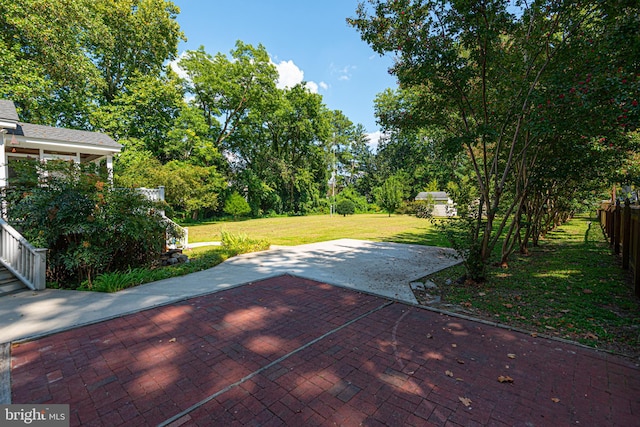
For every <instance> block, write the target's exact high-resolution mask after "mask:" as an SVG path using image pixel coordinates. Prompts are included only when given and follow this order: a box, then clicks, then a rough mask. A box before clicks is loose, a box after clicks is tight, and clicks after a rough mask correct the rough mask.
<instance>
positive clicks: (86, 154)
mask: <svg viewBox="0 0 640 427" xmlns="http://www.w3.org/2000/svg"><path fill="white" fill-rule="evenodd" d="M0 144H2V147H0V189H2V188H5V187H7V186H8V185H9V180H10V178H11V161H12V160H19V159H34V160H40V161H47V160H53V159H58V160H68V161H74V162H78V163H88V162H95V163H101V162H102V161H104V162H105V165H106V167H107V171H108V173H109V176H110V177H112V176H113V156H114V155H116V154H117V153H119V152H120V150H121V149H122V146H121V145H120V144H118V143H117V142H115V141H114V140H113V139H112V138H111V137H109V136H108V135H106V134H104V133H100V132H87V131H82V130H74V129H64V128H57V127H51V126H42V125H35V124H32V123H24V122H21V121H20V118H19V117H18V113H17V111H16V107H15V104H14V103H13V102H12V101H9V100H3V99H0ZM0 242H2V244H1V245H0V295H2V294H6V293H10V292H12V291H14V290H18V289H21V288H22V287H24V286H26V287H28V288H30V289H33V290H41V289H44V288H45V286H46V269H47V265H46V262H47V249H45V248H35V247H33V246H32V245H31V244H29V243H28V242H27V241H26V240H25V239H24V237H22V235H20V234H19V233H18V232H17V231H16V230H15V229H14V228H13V227H11V225H9V224H7V223H6V222H5V221H4V219H2V218H0Z"/></svg>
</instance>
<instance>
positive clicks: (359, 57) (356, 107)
mask: <svg viewBox="0 0 640 427" xmlns="http://www.w3.org/2000/svg"><path fill="white" fill-rule="evenodd" d="M173 2H174V3H175V4H176V5H177V6H178V7H180V14H179V15H178V23H179V24H180V27H181V28H182V31H183V32H184V34H185V36H186V37H187V39H188V40H187V42H186V43H181V44H180V46H179V48H178V50H179V53H182V52H184V51H185V50H190V49H197V48H198V47H199V46H204V47H205V50H206V51H207V52H208V53H210V54H212V55H215V54H216V53H218V52H221V53H224V54H227V55H228V54H229V51H231V50H232V49H233V47H234V45H235V42H236V40H242V41H243V42H245V43H249V44H252V45H254V46H257V45H258V44H259V43H262V44H263V45H264V47H265V48H266V49H267V52H269V55H270V56H271V60H272V61H273V63H274V64H276V65H277V66H278V69H279V71H280V79H281V81H280V83H281V85H284V84H285V82H286V83H288V84H290V85H293V84H295V83H298V82H299V81H301V80H304V81H307V82H309V88H310V89H311V90H312V91H316V92H317V93H319V94H320V95H322V97H323V100H324V103H325V105H326V106H327V107H328V108H329V109H332V110H341V111H342V112H343V113H344V114H345V115H346V116H347V117H348V118H349V119H350V120H351V121H352V122H353V123H354V124H358V123H361V124H362V125H364V127H365V128H366V130H367V132H368V133H374V132H376V131H378V130H379V129H378V126H377V125H376V123H375V116H374V111H373V100H374V98H375V96H376V94H378V93H380V92H382V91H383V90H384V89H386V88H389V87H395V86H396V82H395V78H394V77H393V76H391V75H389V74H388V72H387V69H388V68H389V67H390V66H391V64H392V59H391V57H388V56H385V57H381V56H380V55H378V54H377V53H375V52H374V51H373V50H372V49H371V47H369V45H368V44H366V43H365V42H364V41H362V40H361V39H360V34H359V33H358V32H357V31H356V30H355V29H354V28H352V27H349V26H348V25H347V24H346V18H348V17H353V16H355V10H356V7H357V4H358V0H322V1H318V0H235V1H222V0H173ZM372 136H373V137H374V139H375V136H374V135H372Z"/></svg>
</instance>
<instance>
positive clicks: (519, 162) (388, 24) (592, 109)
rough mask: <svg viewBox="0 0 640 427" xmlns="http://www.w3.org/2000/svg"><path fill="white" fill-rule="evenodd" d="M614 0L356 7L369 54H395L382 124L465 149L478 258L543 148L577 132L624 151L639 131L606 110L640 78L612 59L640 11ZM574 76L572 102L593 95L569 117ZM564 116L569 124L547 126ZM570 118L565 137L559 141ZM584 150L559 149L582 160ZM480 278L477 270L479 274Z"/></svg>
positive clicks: (525, 193)
mask: <svg viewBox="0 0 640 427" xmlns="http://www.w3.org/2000/svg"><path fill="white" fill-rule="evenodd" d="M613 3H615V7H614V6H613V5H612V4H609V3H608V2H599V1H588V2H582V3H581V4H580V6H577V5H576V4H575V3H574V2H569V1H559V2H546V1H533V2H528V3H525V2H517V4H516V5H515V6H512V7H508V6H509V4H508V3H507V2H503V1H484V2H462V1H411V0H397V1H392V2H382V1H378V0H370V1H369V2H368V4H369V5H370V7H367V3H364V2H362V3H360V4H359V6H358V10H357V12H356V13H357V16H356V18H353V19H350V20H349V23H350V24H351V25H353V26H354V27H356V28H357V29H358V30H359V31H360V33H361V35H362V38H363V39H364V40H365V41H366V42H368V43H370V44H371V46H372V47H373V48H374V50H376V51H377V52H379V53H381V54H382V53H385V52H394V53H396V55H397V59H396V61H395V65H394V67H393V68H392V69H391V72H392V73H393V74H395V75H396V76H397V77H398V80H399V83H400V89H401V90H403V91H404V93H405V94H406V96H405V97H404V98H403V102H402V103H401V104H399V105H400V106H401V107H402V108H398V109H395V110H393V109H387V113H388V114H387V115H386V116H384V117H382V121H383V122H384V123H385V124H386V126H387V127H389V128H393V129H403V130H406V129H421V128H425V127H428V126H434V125H435V126H437V127H438V129H439V130H441V134H442V135H444V137H443V138H442V140H441V143H442V145H443V146H444V147H446V151H447V152H453V153H455V152H464V153H465V155H466V157H467V159H468V162H469V165H471V167H472V170H473V174H474V176H475V181H476V185H477V189H478V193H479V194H478V196H479V201H480V203H479V204H478V205H477V207H476V213H475V215H474V218H475V220H474V221H472V222H470V224H471V226H472V230H471V233H470V235H471V236H472V238H473V244H472V245H470V246H471V249H472V250H473V251H478V253H477V254H473V256H474V257H476V256H477V258H478V259H480V260H481V263H486V262H488V260H489V257H490V256H491V254H492V252H493V248H494V247H495V245H496V244H497V242H498V239H499V238H500V236H502V234H503V231H505V228H506V227H507V226H508V225H509V224H513V222H512V221H511V219H512V217H513V215H519V213H522V212H523V209H524V204H525V202H526V200H527V199H528V197H529V196H531V191H532V188H531V185H532V183H533V181H532V180H530V179H529V178H530V177H529V175H528V171H530V170H531V169H532V167H533V166H534V163H538V162H540V163H541V164H542V163H543V162H544V161H546V160H547V159H546V158H545V157H543V156H541V155H540V154H541V153H542V152H543V150H541V149H540V148H541V147H545V146H548V145H549V144H554V143H559V144H563V143H565V142H566V141H567V140H568V139H569V138H573V137H575V136H576V134H577V135H581V136H584V137H585V142H584V143H585V144H591V143H592V142H593V141H596V140H598V138H599V137H602V136H603V135H607V139H608V140H610V141H611V144H613V147H620V148H622V147H625V144H626V141H627V139H626V138H625V137H624V134H625V132H626V131H627V130H628V129H630V128H632V127H633V126H635V125H636V124H637V118H636V121H635V122H634V120H631V116H630V114H620V113H619V112H615V108H613V109H612V108H604V107H603V105H606V102H604V101H605V99H606V97H604V96H603V95H604V94H605V93H608V94H609V95H610V98H609V99H613V104H616V105H618V107H620V100H622V104H623V105H627V103H628V102H629V101H630V99H632V97H633V96H634V95H631V94H632V93H633V91H634V90H635V91H636V93H637V90H638V82H639V80H640V79H639V78H638V75H637V70H636V68H637V65H634V64H637V55H635V54H631V55H630V57H626V58H625V57H623V56H622V55H617V54H615V53H613V54H611V53H610V52H612V51H613V52H615V51H616V49H615V48H614V46H613V45H611V44H610V42H611V41H613V40H616V39H621V38H622V37H621V36H623V35H627V36H629V37H630V38H631V40H633V41H632V44H633V45H637V40H638V36H637V34H635V35H631V33H630V32H629V28H631V26H632V24H631V23H635V25H637V21H638V7H640V6H638V5H637V3H633V2H629V1H617V2H613ZM629 16H631V17H632V18H629ZM607 24H611V25H609V26H607ZM585 52H588V53H589V60H588V61H584V60H583V59H584V56H585ZM591 54H593V57H591ZM598 57H601V59H603V58H606V60H605V61H603V63H602V62H599V61H597V60H596V59H597V58H598ZM593 60H596V61H593ZM599 64H603V65H599ZM614 64H615V65H614ZM596 70H597V71H596ZM596 74H597V75H598V77H597V79H596V77H595V76H596ZM590 76H591V77H590ZM589 79H590V80H591V81H588V80H589ZM594 80H597V83H598V84H594ZM623 80H624V81H625V82H626V83H622V81H623ZM580 81H582V82H583V83H585V82H586V83H587V85H588V86H589V88H587V91H586V92H585V91H581V92H580V93H578V95H580V96H582V95H585V96H586V98H588V99H587V100H586V101H585V102H582V103H581V102H580V100H578V99H576V103H575V105H574V109H573V112H572V115H571V117H572V118H574V120H567V118H568V117H566V116H565V115H563V114H562V113H565V112H567V111H566V110H564V109H563V108H562V107H561V106H559V104H562V103H563V102H565V100H566V99H567V98H568V97H567V96H566V93H567V92H564V90H563V91H562V92H559V91H558V89H559V88H560V86H561V85H562V84H563V83H564V84H567V83H568V82H572V84H574V85H575V84H577V83H578V82H580ZM623 85H626V86H623ZM575 88H576V86H574V89H575ZM565 89H566V90H569V87H565ZM582 89H584V88H582ZM594 89H597V90H594ZM630 89H631V90H630ZM575 92H577V91H575ZM596 100H597V101H596ZM598 105H600V107H598ZM623 108H627V109H628V107H623ZM543 112H544V113H543ZM623 113H624V112H623ZM612 115H614V117H612ZM615 115H619V116H620V119H618V120H615ZM622 116H626V117H622ZM550 118H556V120H555V121H554V120H552V121H550V120H549V119H550ZM596 118H597V119H596ZM612 118H614V120H613V121H612V120H611V119H612ZM559 120H564V121H565V124H564V125H562V126H561V127H560V128H554V127H553V126H554V124H558V123H559ZM569 123H570V124H571V125H572V126H573V128H574V129H573V131H572V133H567V134H563V133H562V131H564V130H567V128H568V124H569ZM621 125H624V126H621ZM598 135H599V136H598ZM589 151H590V150H575V151H574V152H572V153H568V152H565V153H564V154H567V155H571V156H578V157H579V156H583V155H584V156H588V155H589ZM543 204H544V200H543ZM509 234H510V235H513V234H512V233H510V232H509ZM471 265H479V264H478V263H472V264H471ZM482 274H483V273H482ZM482 274H476V273H473V274H472V275H473V276H474V277H476V278H479V279H482V277H481V276H482Z"/></svg>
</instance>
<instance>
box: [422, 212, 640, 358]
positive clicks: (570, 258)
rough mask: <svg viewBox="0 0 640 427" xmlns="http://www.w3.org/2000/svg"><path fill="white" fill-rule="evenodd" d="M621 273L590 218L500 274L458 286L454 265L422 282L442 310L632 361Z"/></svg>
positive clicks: (639, 351) (634, 317)
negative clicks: (426, 283) (428, 284)
mask: <svg viewBox="0 0 640 427" xmlns="http://www.w3.org/2000/svg"><path fill="white" fill-rule="evenodd" d="M627 274H628V273H627V272H625V271H624V270H622V269H621V268H620V265H619V263H618V262H617V260H616V258H615V257H614V256H613V255H612V254H611V250H610V248H609V245H608V243H607V241H606V239H605V237H604V235H603V233H602V230H601V229H600V226H599V225H598V223H597V221H596V220H594V219H589V218H587V217H578V218H575V219H573V220H572V221H570V222H568V223H567V224H565V225H564V226H562V227H560V228H559V229H558V230H556V231H554V232H552V233H550V234H548V235H547V237H546V238H545V239H544V240H543V241H541V244H540V246H539V247H538V248H534V249H533V250H532V251H531V254H530V255H529V256H522V255H516V256H514V257H513V260H512V261H511V262H510V263H509V267H508V268H507V269H502V268H498V267H491V268H490V269H489V278H488V280H487V281H486V282H485V283H482V284H476V283H471V282H463V283H459V282H460V280H458V279H460V277H461V276H463V275H464V271H463V269H462V267H461V266H459V265H458V266H455V267H452V268H449V269H446V270H443V271H440V272H438V273H437V274H434V275H431V276H428V277H426V278H424V279H423V280H424V281H426V280H431V281H433V282H434V283H436V285H437V286H438V288H437V290H436V291H435V292H433V291H429V292H430V293H431V294H432V295H433V294H439V295H440V297H441V299H442V302H441V304H442V305H443V306H444V308H446V309H450V310H454V311H458V312H462V313H466V314H469V315H471V316H474V317H479V318H483V319H486V320H491V321H495V322H498V323H502V324H506V325H510V326H514V327H519V328H523V329H526V330H528V331H533V332H535V333H538V334H545V335H551V336H555V337H560V338H565V339H569V340H573V341H578V342H581V343H583V344H586V345H589V346H591V347H596V348H602V349H607V350H610V351H614V352H618V353H622V354H626V355H629V356H632V357H634V358H639V357H640V304H639V301H638V299H637V298H636V297H635V296H634V294H633V289H632V287H631V285H630V283H629V280H628V276H627ZM417 297H418V299H419V300H423V301H424V300H425V298H426V295H424V294H418V295H417Z"/></svg>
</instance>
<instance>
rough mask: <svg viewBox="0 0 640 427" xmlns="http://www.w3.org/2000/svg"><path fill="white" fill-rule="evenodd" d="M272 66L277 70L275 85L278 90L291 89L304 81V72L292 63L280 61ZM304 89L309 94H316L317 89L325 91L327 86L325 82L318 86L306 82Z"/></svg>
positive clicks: (314, 83)
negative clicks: (305, 88)
mask: <svg viewBox="0 0 640 427" xmlns="http://www.w3.org/2000/svg"><path fill="white" fill-rule="evenodd" d="M273 65H275V66H276V69H277V70H278V75H279V78H278V82H277V84H276V86H277V87H278V89H284V88H287V87H293V86H295V85H297V84H299V83H302V82H303V81H304V71H302V70H301V69H300V68H299V67H298V66H297V65H296V64H295V63H294V62H293V61H291V60H289V61H280V62H279V63H277V64H275V63H274V64H273ZM306 87H307V89H309V91H310V92H311V93H318V87H320V88H322V89H327V87H328V85H327V84H326V83H325V82H320V84H318V83H316V82H313V81H308V82H306Z"/></svg>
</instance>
